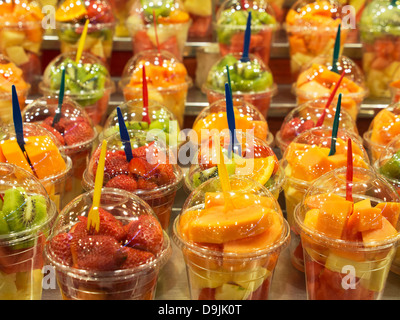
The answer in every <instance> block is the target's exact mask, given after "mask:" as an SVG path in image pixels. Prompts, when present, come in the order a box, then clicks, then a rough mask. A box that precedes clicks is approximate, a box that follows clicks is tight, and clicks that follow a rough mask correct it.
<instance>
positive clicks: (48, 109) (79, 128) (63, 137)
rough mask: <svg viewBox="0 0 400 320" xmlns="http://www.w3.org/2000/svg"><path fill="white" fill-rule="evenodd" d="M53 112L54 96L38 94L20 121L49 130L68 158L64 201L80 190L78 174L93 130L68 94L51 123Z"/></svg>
mask: <svg viewBox="0 0 400 320" xmlns="http://www.w3.org/2000/svg"><path fill="white" fill-rule="evenodd" d="M57 112H58V98H57V97H41V98H38V99H36V100H34V101H33V102H31V103H30V104H29V105H28V106H27V107H26V108H25V109H24V110H23V112H22V121H23V122H26V123H36V124H39V125H41V126H42V127H44V128H45V129H47V130H49V131H50V132H52V133H53V134H54V136H55V137H56V138H57V139H58V142H59V144H60V148H61V149H62V151H63V152H64V153H65V155H67V156H69V157H70V158H71V160H72V170H71V174H70V176H69V179H68V181H67V183H66V185H65V194H64V199H63V203H64V204H67V203H69V201H71V200H72V199H73V198H75V197H76V196H78V195H79V194H81V193H82V192H83V189H82V182H81V181H82V175H83V172H84V170H85V169H86V165H87V163H88V162H89V157H90V154H91V151H92V145H93V143H94V141H95V139H96V138H97V131H96V128H94V127H93V122H92V120H91V119H90V118H89V116H88V115H87V113H86V112H85V110H84V109H83V108H81V107H80V106H79V105H78V104H77V103H76V102H75V101H73V100H71V99H70V98H68V97H65V98H64V101H63V104H62V107H61V113H60V119H59V120H58V122H56V123H55V124H54V126H53V121H54V116H55V114H56V113H57Z"/></svg>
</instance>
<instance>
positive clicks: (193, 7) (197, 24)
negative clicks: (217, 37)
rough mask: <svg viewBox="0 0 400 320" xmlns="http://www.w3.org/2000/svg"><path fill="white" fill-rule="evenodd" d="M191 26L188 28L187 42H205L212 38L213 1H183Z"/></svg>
mask: <svg viewBox="0 0 400 320" xmlns="http://www.w3.org/2000/svg"><path fill="white" fill-rule="evenodd" d="M182 2H183V6H184V8H185V10H186V11H187V13H189V16H190V19H191V20H192V24H191V25H190V27H189V34H188V39H189V41H190V40H192V41H196V40H207V39H210V38H211V36H212V28H211V26H212V24H211V21H212V19H213V0H203V1H197V0H183V1H182Z"/></svg>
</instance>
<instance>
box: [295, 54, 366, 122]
mask: <svg viewBox="0 0 400 320" xmlns="http://www.w3.org/2000/svg"><path fill="white" fill-rule="evenodd" d="M336 66H337V70H338V73H335V72H333V71H332V56H329V55H326V56H319V57H317V58H315V59H313V60H311V62H310V63H308V64H306V65H305V66H303V68H302V69H301V72H300V75H299V77H298V78H297V81H296V83H295V84H294V85H293V92H294V94H295V95H296V98H297V103H298V104H302V103H304V102H307V101H309V100H315V99H328V98H329V97H330V95H331V93H332V90H333V88H334V87H335V85H336V83H337V81H339V78H340V75H341V74H342V72H343V71H344V72H345V76H344V77H343V79H342V82H341V83H340V86H339V88H338V90H337V92H336V95H335V98H334V101H335V103H336V101H337V97H338V96H339V94H340V93H341V94H342V100H341V107H342V109H344V110H346V111H347V112H348V113H349V114H350V115H351V117H352V118H353V119H354V120H356V119H357V116H358V113H359V111H360V108H361V104H362V102H363V100H364V98H365V97H366V96H367V95H368V89H367V87H366V84H365V79H364V75H363V72H362V70H361V69H360V68H359V67H358V66H357V65H356V64H355V63H354V61H353V60H351V59H349V58H347V57H345V56H340V57H339V59H338V62H337V63H336Z"/></svg>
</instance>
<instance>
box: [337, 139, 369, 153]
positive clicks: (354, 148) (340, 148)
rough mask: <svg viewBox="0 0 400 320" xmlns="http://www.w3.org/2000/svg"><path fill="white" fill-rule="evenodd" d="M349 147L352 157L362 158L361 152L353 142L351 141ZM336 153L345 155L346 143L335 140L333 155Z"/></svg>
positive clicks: (341, 140)
mask: <svg viewBox="0 0 400 320" xmlns="http://www.w3.org/2000/svg"><path fill="white" fill-rule="evenodd" d="M351 147H352V151H353V155H355V154H357V155H359V156H361V157H363V156H364V152H363V150H362V149H361V148H360V147H359V145H358V144H357V143H355V142H354V141H353V140H352V141H351ZM338 153H340V154H345V155H347V141H344V140H343V139H341V138H337V139H336V153H335V154H338Z"/></svg>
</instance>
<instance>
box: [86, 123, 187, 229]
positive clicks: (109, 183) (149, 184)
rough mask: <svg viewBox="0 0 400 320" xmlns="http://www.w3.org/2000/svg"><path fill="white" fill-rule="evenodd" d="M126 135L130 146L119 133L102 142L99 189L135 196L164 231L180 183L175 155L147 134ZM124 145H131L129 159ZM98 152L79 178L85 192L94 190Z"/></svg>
mask: <svg viewBox="0 0 400 320" xmlns="http://www.w3.org/2000/svg"><path fill="white" fill-rule="evenodd" d="M128 134H129V137H130V142H128V141H122V140H121V136H120V133H119V132H117V133H115V134H113V135H112V136H110V137H108V138H106V140H107V152H106V160H105V166H104V180H103V186H104V187H106V188H116V189H121V190H124V191H125V192H129V193H133V194H135V195H137V196H139V197H140V198H141V199H143V200H144V201H146V202H147V203H148V204H149V205H150V206H151V208H152V209H153V210H154V212H155V213H156V215H157V217H158V219H159V220H160V223H161V225H162V227H163V229H164V230H168V227H169V222H170V221H169V220H170V216H171V211H172V206H173V204H174V201H175V195H176V192H177V190H178V189H179V188H180V187H181V185H182V180H183V174H182V171H181V169H180V167H179V166H178V164H177V162H176V155H174V154H173V153H172V152H171V151H170V149H169V148H168V147H166V146H165V145H164V144H163V143H162V142H160V141H158V139H157V137H151V136H148V135H147V132H144V131H138V130H129V131H128ZM126 143H130V145H131V150H132V155H131V156H132V158H131V159H130V158H127V155H126V153H125V151H124V150H127V148H126V147H125V145H126ZM100 150H101V145H100V146H99V147H98V148H97V149H96V150H95V151H94V153H93V155H92V157H91V159H90V161H89V164H88V167H87V168H86V170H85V172H84V174H83V179H82V180H83V181H82V184H83V187H84V189H85V190H86V191H88V190H92V189H93V188H94V181H95V176H96V170H97V165H98V161H99V157H100ZM128 159H130V160H129V161H128Z"/></svg>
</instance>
